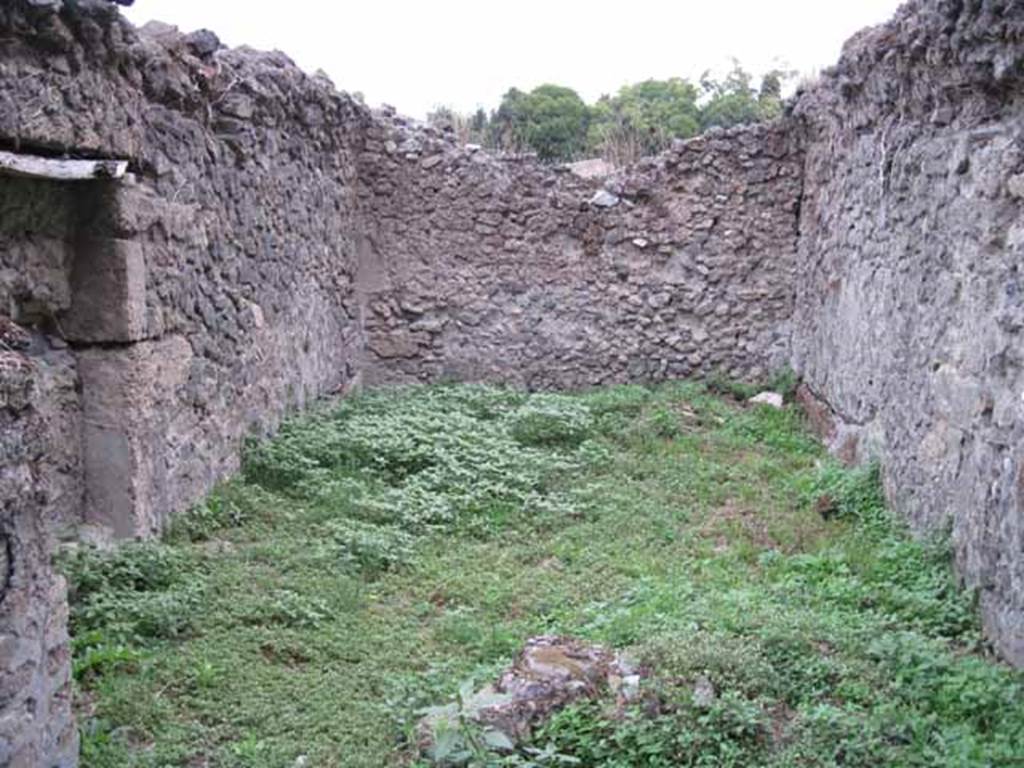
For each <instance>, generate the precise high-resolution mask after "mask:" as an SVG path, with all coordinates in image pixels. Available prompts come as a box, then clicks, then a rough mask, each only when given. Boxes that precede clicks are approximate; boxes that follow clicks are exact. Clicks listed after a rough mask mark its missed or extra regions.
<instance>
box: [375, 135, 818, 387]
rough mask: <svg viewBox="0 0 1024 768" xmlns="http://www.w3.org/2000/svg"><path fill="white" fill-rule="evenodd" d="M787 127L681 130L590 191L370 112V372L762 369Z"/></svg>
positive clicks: (789, 256)
mask: <svg viewBox="0 0 1024 768" xmlns="http://www.w3.org/2000/svg"><path fill="white" fill-rule="evenodd" d="M794 139H795V137H794V136H793V135H792V134H789V133H788V132H787V131H786V129H785V127H784V126H782V125H773V126H760V127H755V128H750V129H743V130H736V131H730V132H719V133H714V134H711V135H708V136H706V137H702V138H699V139H695V140H692V141H688V142H681V143H679V144H678V145H677V146H676V147H675V148H673V150H671V151H669V152H666V153H664V154H662V155H661V156H659V157H657V158H652V159H651V160H649V161H645V162H644V163H643V164H641V165H640V166H638V167H636V168H634V169H632V170H631V171H630V172H629V173H627V174H625V175H623V176H621V177H618V178H613V179H610V180H609V181H608V182H606V184H605V186H606V187H607V189H606V190H604V191H601V192H600V193H598V190H599V189H600V187H599V185H598V184H597V183H596V182H588V181H584V180H583V179H580V178H578V177H576V176H574V175H573V174H570V173H566V172H564V170H561V171H555V170H551V169H549V168H545V167H543V166H540V165H538V164H536V163H535V162H531V161H522V160H520V161H516V160H502V159H499V158H494V157H492V156H489V155H487V154H485V153H482V152H475V151H472V149H469V150H467V149H463V148H456V147H454V146H452V145H451V144H450V143H448V142H446V141H444V140H443V137H441V136H440V135H438V134H437V133H435V132H432V131H429V130H415V129H413V128H411V127H409V126H407V125H404V124H403V123H402V121H400V120H391V121H381V122H380V123H378V124H377V125H375V126H374V127H372V128H371V129H370V132H369V133H368V139H367V142H366V146H365V150H364V152H363V154H362V155H361V158H360V160H361V162H360V178H361V180H362V182H363V186H362V194H363V208H364V210H367V211H371V212H372V213H371V215H369V216H368V220H367V227H366V238H365V241H364V243H363V247H362V256H361V264H362V268H363V270H364V273H365V275H366V276H367V279H366V280H365V281H364V287H365V290H366V330H367V376H368V377H371V378H372V379H373V380H375V381H405V380H436V379H438V378H442V377H454V378H460V379H477V380H479V379H484V380H497V381H504V382H513V383H516V384H519V385H524V386H528V387H531V388H543V387H580V386H589V385H594V384H600V383H608V382H622V381H638V380H646V381H649V380H659V379H666V378H672V377H680V376H687V375H707V374H712V373H722V374H726V375H729V376H733V377H735V378H742V379H757V378H759V377H763V376H764V375H766V374H767V373H769V372H770V371H771V370H774V369H777V368H779V367H780V366H781V365H783V364H784V362H785V360H786V357H787V355H788V339H789V326H788V321H789V316H790V313H791V310H792V289H793V282H794V278H795V276H796V272H797V269H796V259H795V254H796V235H797V226H796V225H797V211H798V209H799V199H800V192H801V168H802V154H801V151H800V149H799V146H798V145H797V142H796V141H795V140H794ZM609 190H610V191H609ZM595 193H597V195H598V196H597V197H595Z"/></svg>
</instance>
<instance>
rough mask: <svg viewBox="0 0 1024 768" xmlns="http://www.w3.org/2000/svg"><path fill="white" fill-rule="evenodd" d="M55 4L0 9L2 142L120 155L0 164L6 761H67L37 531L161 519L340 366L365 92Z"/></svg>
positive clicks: (1, 736)
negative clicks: (61, 178)
mask: <svg viewBox="0 0 1024 768" xmlns="http://www.w3.org/2000/svg"><path fill="white" fill-rule="evenodd" d="M58 6H60V3H49V4H45V3H33V4H29V3H25V2H20V0H19V1H17V2H8V3H3V4H2V5H0V83H2V87H0V147H3V148H5V149H10V150H14V151H21V152H28V153H35V154H46V153H64V152H70V153H71V154H72V155H79V156H80V155H83V154H84V155H86V156H104V157H123V158H126V159H128V160H130V161H131V170H132V174H131V177H130V178H128V179H127V180H125V181H124V182H119V183H113V182H109V183H107V182H81V183H78V182H76V183H74V184H63V185H57V184H53V183H49V182H43V181H37V180H25V179H10V178H0V318H2V319H0V324H2V327H0V335H2V334H3V333H4V329H8V331H7V332H9V333H10V334H11V335H12V337H14V338H16V339H18V340H19V341H18V347H17V350H16V351H12V350H13V348H10V346H9V345H8V346H0V353H2V354H7V353H8V352H10V354H11V355H17V360H18V361H19V363H18V366H17V367H16V368H14V369H12V370H13V371H14V373H12V374H11V377H14V378H10V377H8V375H7V372H6V371H7V368H5V367H3V366H0V373H2V376H0V390H2V392H3V394H4V396H5V397H6V398H7V399H5V400H4V401H3V402H0V421H2V424H0V427H2V429H0V432H2V435H0V437H2V442H0V445H2V448H3V452H2V457H0V512H2V515H0V544H2V543H4V542H7V545H8V549H7V553H8V554H7V555H5V556H4V560H3V563H0V566H3V567H2V568H0V572H6V573H8V574H9V578H8V579H7V580H6V581H5V582H4V589H3V591H2V592H0V764H2V765H12V766H19V768H36V767H37V766H45V767H46V768H49V767H50V766H65V765H72V764H74V762H75V756H74V753H75V749H74V746H75V745H74V729H73V726H72V724H71V720H70V709H69V693H68V692H69V689H68V687H67V681H68V675H69V660H68V654H67V647H66V604H65V598H64V593H63V583H62V581H61V580H60V579H59V578H58V577H57V576H55V575H54V573H53V570H52V568H51V566H50V562H49V559H50V555H51V554H52V549H53V539H54V534H55V533H58V532H60V531H61V530H62V529H64V528H65V527H67V526H74V525H80V524H82V523H86V524H89V525H91V526H94V527H98V528H101V529H102V530H103V531H104V532H106V533H108V534H110V533H112V534H114V535H118V536H145V535H150V534H152V533H154V532H156V531H157V530H159V528H160V527H161V525H162V524H163V522H164V521H165V519H166V517H167V515H169V514H170V513H171V512H175V511H179V510H182V509H184V508H186V507H187V506H188V505H189V504H191V503H192V502H194V501H196V500H198V499H199V498H201V496H202V495H203V494H205V493H206V492H207V491H208V490H209V489H210V487H211V486H212V484H213V483H214V482H215V481H216V480H218V479H219V478H222V477H224V476H225V475H227V474H228V473H230V472H231V471H233V470H234V469H235V468H236V467H237V463H238V455H239V448H240V443H241V441H242V439H243V438H244V437H245V436H246V435H248V434H253V433H256V434H263V433H266V432H267V431H269V430H271V429H273V428H274V427H275V426H276V424H277V423H278V421H279V420H280V419H281V418H282V417H283V416H284V415H285V414H286V413H287V412H288V411H290V410H292V409H295V408H299V407H301V406H303V405H304V404H306V403H308V402H309V401H310V400H312V399H313V398H316V397H319V396H321V395H323V394H325V393H328V392H332V391H335V390H338V389H340V388H343V387H346V386H348V385H350V384H351V383H352V382H353V381H354V379H355V375H356V368H355V363H356V362H357V360H358V357H359V353H360V349H361V347H362V341H361V335H360V331H359V326H358V301H357V299H356V298H355V293H354V290H353V281H354V278H355V244H356V236H355V235H356V229H357V228H356V226H355V223H354V221H355V213H356V203H357V201H356V195H355V178H354V170H355V166H354V155H353V149H352V145H353V143H355V142H356V141H357V129H358V126H359V125H360V123H361V121H362V120H363V119H364V118H365V112H364V110H362V108H361V107H358V105H355V104H353V102H351V100H349V99H348V98H347V97H345V96H343V95H339V94H338V93H336V92H335V90H334V89H333V87H332V86H331V85H330V84H329V83H327V82H326V81H323V80H320V79H317V78H311V77H308V76H306V75H304V74H303V73H301V72H300V71H299V70H298V69H297V68H296V67H294V65H292V64H291V63H290V62H289V61H288V60H287V59H286V58H285V57H284V56H281V55H279V54H270V55H265V54H257V53H255V52H251V51H244V50H242V51H232V52H229V51H225V50H221V49H219V47H218V45H217V43H216V40H215V38H212V36H210V35H203V34H201V35H194V36H191V37H189V38H187V39H186V38H183V37H182V36H181V35H179V34H177V33H176V32H174V31H173V30H169V29H167V28H162V27H154V28H150V29H149V30H148V31H147V32H145V33H140V32H138V31H136V30H134V29H132V28H131V27H130V25H128V24H127V23H126V22H124V21H123V20H121V19H120V18H119V17H117V15H116V13H115V12H114V11H113V9H112V7H110V6H108V5H107V4H106V3H103V2H79V3H76V4H75V7H73V8H72V7H70V6H68V7H63V8H59V7H58ZM8 317H11V318H13V319H14V320H15V321H17V322H18V323H20V324H21V325H22V326H24V327H27V328H28V329H29V331H30V333H28V334H24V333H23V332H20V331H18V330H17V329H15V328H14V327H13V326H10V325H9V324H8V322H7V320H6V318H8ZM22 342H24V344H22ZM25 345H27V346H25ZM22 346H25V348H24V349H22V348H21V347H22ZM5 361H6V358H4V360H3V361H0V363H4V365H6V362H5ZM22 363H24V365H22ZM26 371H28V372H29V373H26ZM19 377H20V378H19ZM9 378H10V381H9V380H8V379H9ZM23 380H24V381H30V383H29V384H26V383H24V382H23ZM12 393H13V394H12ZM19 393H21V394H19ZM25 393H27V394H25ZM15 395H17V397H15ZM18 398H20V399H18ZM0 551H3V550H2V548H0Z"/></svg>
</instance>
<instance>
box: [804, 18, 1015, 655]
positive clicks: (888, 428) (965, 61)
mask: <svg viewBox="0 0 1024 768" xmlns="http://www.w3.org/2000/svg"><path fill="white" fill-rule="evenodd" d="M1022 62H1024V6H1021V4H1020V3H1007V2H993V1H991V0H986V1H985V2H973V3H960V2H945V1H943V2H920V1H918V2H911V3H908V4H907V5H906V6H904V7H903V8H902V9H901V11H900V12H899V14H898V15H897V17H896V18H895V19H894V20H893V21H892V22H890V23H888V24H885V25H882V26H880V27H877V28H875V29H871V30H866V31H865V32H863V33H861V34H860V35H858V36H857V37H855V38H853V39H852V40H851V41H850V42H849V43H848V44H847V46H846V48H845V51H844V54H843V57H842V60H841V61H840V63H839V64H838V65H837V66H836V67H835V68H833V69H832V70H831V71H828V72H826V73H825V75H824V78H823V80H822V82H821V83H820V84H819V85H818V86H817V87H815V88H813V89H812V90H811V91H809V92H808V93H805V94H803V95H801V96H800V98H799V100H798V102H797V105H796V112H797V115H798V116H799V117H800V118H801V120H802V122H803V124H804V126H805V129H806V131H807V141H806V146H807V168H806V178H805V194H804V204H803V208H802V213H801V239H800V261H801V264H802V277H801V280H800V281H799V282H798V289H797V311H796V315H795V320H794V334H793V345H794V364H795V368H796V370H797V371H799V372H800V373H801V374H802V375H803V377H804V379H805V382H806V392H805V396H804V398H803V399H804V400H805V401H808V402H811V403H812V407H813V408H814V411H815V413H816V419H817V420H818V421H819V423H821V424H822V430H823V434H825V435H826V436H827V437H828V438H829V440H830V442H831V444H832V446H833V447H834V449H836V450H837V451H838V452H839V453H840V454H841V455H842V456H843V457H844V458H845V459H847V460H864V459H867V458H871V457H876V458H879V459H880V460H881V464H882V468H883V472H884V478H885V484H886V489H887V491H888V495H889V498H890V500H891V501H892V503H893V504H894V506H895V508H896V509H897V510H898V511H899V512H901V513H902V514H903V515H904V516H905V517H906V518H907V519H908V520H909V521H910V522H911V523H912V525H913V526H914V527H915V528H916V529H918V530H921V531H925V530H939V529H944V528H946V527H947V526H952V529H953V538H954V542H955V545H956V555H957V563H958V566H959V571H960V573H961V574H963V577H964V580H965V581H966V583H967V584H968V585H969V586H970V587H973V588H977V589H979V590H980V597H981V606H982V612H983V616H984V620H985V624H986V627H987V629H988V632H989V635H990V636H991V637H992V638H993V639H994V640H995V643H996V645H997V647H998V648H999V650H1000V651H1001V652H1002V653H1003V654H1004V655H1005V656H1006V657H1007V658H1009V659H1011V660H1013V661H1015V662H1017V663H1018V664H1024V402H1022V399H1021V398H1022V394H1024V367H1022V366H1024V334H1022V331H1024V273H1022V272H1021V266H1022V265H1024V225H1022V221H1024V219H1022V213H1024V202H1022V201H1021V199H1020V198H1019V196H1018V195H1017V189H1018V182H1017V178H1018V175H1019V174H1020V173H1021V171H1022V169H1024V99H1022V96H1024V88H1022V86H1024V68H1022V66H1021V65H1022Z"/></svg>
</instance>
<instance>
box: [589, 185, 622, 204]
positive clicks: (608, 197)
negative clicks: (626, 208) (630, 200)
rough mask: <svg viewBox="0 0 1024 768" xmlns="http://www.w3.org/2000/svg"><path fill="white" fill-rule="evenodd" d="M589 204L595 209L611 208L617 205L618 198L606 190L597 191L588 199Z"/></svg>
mask: <svg viewBox="0 0 1024 768" xmlns="http://www.w3.org/2000/svg"><path fill="white" fill-rule="evenodd" d="M590 204H591V205H593V206H596V207H597V208H612V207H614V206H616V205H618V204H619V198H618V196H617V195H613V194H612V193H611V192H609V191H608V190H607V189H599V190H598V191H597V192H595V193H594V196H593V197H592V198H590Z"/></svg>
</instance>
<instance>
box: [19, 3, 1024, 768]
mask: <svg viewBox="0 0 1024 768" xmlns="http://www.w3.org/2000/svg"><path fill="white" fill-rule="evenodd" d="M1022 41H1024V8H1022V7H1021V6H1020V5H1019V4H1018V3H1014V2H1007V1H1006V0H970V1H968V2H960V1H958V0H929V1H925V0H916V1H915V2H912V3H910V4H908V5H907V6H906V7H905V8H904V9H903V10H902V11H901V12H900V14H899V15H898V17H897V19H896V20H895V21H894V22H892V23H891V24H889V25H885V26H883V27H879V28H877V29H875V30H870V31H867V32H865V33H862V34H861V35H860V36H858V37H857V38H855V39H854V40H853V41H851V43H850V44H849V45H848V46H847V49H846V52H845V54H844V57H843V60H842V61H841V63H840V64H839V65H838V66H837V67H836V68H835V69H834V70H832V71H830V72H828V73H826V75H825V77H824V79H823V81H822V83H821V84H820V85H819V86H817V87H815V88H814V89H812V90H810V91H808V92H807V93H805V94H803V95H802V96H801V97H800V98H799V99H798V101H797V103H796V106H795V114H794V115H792V116H790V117H789V118H787V119H786V120H784V121H782V122H781V123H779V124H774V125H766V126H758V127H753V128H749V129H741V130H735V131H729V132H718V133H712V134H709V135H707V136H705V137H702V138H699V139H696V140H692V141H689V142H682V143H680V144H678V145H676V146H675V147H673V148H672V150H670V151H668V152H666V153H664V154H662V155H660V156H658V157H656V158H652V159H650V160H647V161H644V162H642V163H641V164H639V165H637V166H635V167H633V168H631V169H629V170H628V171H627V172H624V173H622V174H620V175H618V176H614V177H612V178H609V179H607V180H605V181H604V182H601V181H598V180H584V179H582V178H578V177H576V176H574V175H572V174H571V173H568V172H566V171H565V170H564V169H551V168H546V167H543V166H540V165H539V164H537V163H535V162H533V161H530V160H526V159H518V160H516V159H509V158H505V159H503V158H496V157H493V156H490V155H487V154H486V153H483V152H481V151H474V150H473V149H471V148H465V147H458V146H456V145H455V144H454V142H453V140H452V139H451V138H450V137H447V136H445V135H442V134H440V133H437V132H435V131H432V130H430V129H424V128H420V127H416V126H414V125H411V124H409V123H408V122H406V121H403V120H402V119H400V118H397V117H395V116H394V115H392V114H386V113H385V114H378V115H374V114H371V113H370V112H368V111H367V110H366V109H365V108H364V107H362V106H361V105H359V104H357V103H355V102H353V101H352V100H351V99H349V98H348V97H347V96H345V95H343V94H339V93H337V92H336V91H335V90H334V89H333V87H332V86H331V85H330V83H328V82H327V81H326V80H324V79H322V78H319V77H309V76H307V75H304V74H303V73H301V72H300V71H299V70H298V69H297V68H296V67H295V66H294V65H293V64H291V62H289V61H288V60H287V59H286V58H285V57H284V56H282V55H280V54H258V53H256V52H253V51H247V50H244V49H243V50H238V51H227V50H224V49H222V48H220V47H219V45H218V43H217V41H216V39H215V38H214V37H213V36H212V35H210V34H209V33H195V34H192V35H188V36H182V35H180V34H178V33H177V32H176V31H175V30H173V29H170V28H167V27H163V26H160V25H151V26H150V27H148V28H147V29H145V30H142V31H137V30H134V29H133V28H132V27H130V26H129V25H128V24H127V23H125V22H124V21H122V20H121V19H120V18H119V17H118V16H117V15H116V13H115V12H114V11H113V10H112V9H111V7H109V6H108V5H107V4H106V3H105V2H103V1H102V0H79V2H77V3H75V4H74V7H62V4H61V3H60V2H59V0H50V2H38V0H36V1H35V2H31V3H29V2H24V1H23V0H14V1H13V2H7V3H4V4H2V5H0V84H2V87H0V147H3V148H4V149H13V150H18V151H23V152H35V153H43V154H45V153H63V152H70V153H72V154H76V155H82V154H84V155H89V156H106V157H111V156H112V157H123V158H126V159H128V160H130V161H131V170H132V173H131V174H130V176H129V177H128V178H127V179H125V180H124V181H123V182H117V183H115V182H87V183H81V184H79V183H74V184H72V183H64V184H55V183H50V182H43V181H38V180H25V179H11V178H6V177H4V178H0V579H2V589H0V764H4V765H7V764H10V765H13V766H36V765H46V766H50V765H54V766H65V765H72V764H73V763H74V761H75V758H74V751H75V739H74V730H73V727H72V726H71V720H70V714H69V701H68V668H69V667H68V658H67V656H68V654H67V638H66V630H65V627H64V624H65V612H66V608H65V602H64V595H63V584H62V582H61V580H60V579H59V578H58V577H57V576H55V575H54V573H53V571H52V568H51V567H50V564H49V553H50V552H51V551H52V547H53V538H54V536H55V535H56V534H58V533H60V532H61V531H62V530H64V529H67V528H68V527H75V526H80V525H83V524H86V525H90V526H94V527H97V528H99V529H101V530H102V531H105V532H107V533H110V534H114V535H117V536H122V537H130V536H146V535H151V534H153V533H155V532H157V531H158V530H159V529H160V528H161V527H162V525H163V524H164V522H165V520H166V518H167V516H168V515H169V514H171V513H172V512H175V511H179V510H182V509H184V508H186V507H187V506H188V505H189V504H190V503H192V502H193V501H195V500H197V499H199V498H200V497H201V496H202V495H203V494H204V493H206V492H207V491H208V490H209V489H210V488H211V486H212V485H213V484H214V483H215V482H216V481H217V480H218V479H219V478H221V477H224V476H225V475H226V474H228V473H230V472H231V471H232V470H234V469H235V468H236V467H237V462H238V455H239V447H240V444H241V441H242V439H243V438H244V437H245V436H246V435H248V434H252V433H257V434H262V433H266V432H269V431H271V430H273V428H274V427H275V426H276V425H277V423H278V422H279V420H280V419H281V418H282V417H283V415H284V414H286V413H287V412H288V411H289V410H291V409H294V408H298V407H301V406H303V405H305V404H306V403H308V402H309V401H310V400H312V399H314V398H316V397H319V396H321V395H324V394H326V393H331V392H335V391H338V390H339V389H344V388H347V387H349V386H352V385H354V384H357V383H358V382H359V380H360V378H365V380H366V381H368V382H371V383H376V382H405V381H433V380H439V379H442V378H447V377H452V378H461V379H476V380H481V379H482V380H492V381H504V382H509V383H513V384H517V385H520V386H527V387H531V388H543V387H580V386H588V385H593V384H599V383H607V382H618V381H637V380H658V379H666V378H673V377H681V376H687V375H709V374H716V373H722V374H725V375H728V376H732V377H736V378H746V379H757V378H759V377H762V376H764V375H766V374H768V373H770V372H771V371H773V370H775V369H777V368H779V367H780V366H781V365H783V364H784V363H786V362H787V361H791V362H792V363H793V365H794V367H795V368H796V370H797V371H798V372H799V373H801V374H802V375H803V376H804V378H805V380H806V387H805V389H804V398H805V400H806V402H807V403H808V404H809V406H810V407H811V408H812V410H813V412H814V413H815V414H816V416H817V417H818V421H819V422H820V423H821V424H822V425H823V428H824V429H825V431H826V433H827V437H828V439H829V441H830V442H831V443H832V445H833V447H834V448H835V449H836V450H838V451H839V452H840V453H841V454H842V455H844V456H845V457H847V458H849V459H851V460H857V459H866V458H869V457H871V456H879V457H880V458H881V459H882V461H883V467H884V470H885V479H886V484H887V489H888V491H889V494H890V497H891V498H892V500H893V503H894V504H895V506H896V508H897V509H898V510H900V511H901V512H902V513H904V514H905V515H906V516H907V517H908V519H910V520H911V522H912V523H913V524H914V525H915V527H917V528H919V529H922V530H924V529H934V528H938V527H942V526H943V525H945V524H947V523H952V525H953V532H954V539H955V542H956V546H957V559H958V564H959V567H960V569H961V572H962V573H963V574H964V576H965V579H966V581H967V583H968V584H969V585H971V586H974V587H977V588H979V590H980V593H981V596H982V607H983V611H984V616H985V621H986V625H987V627H988V630H989V632H990V635H991V636H992V637H993V638H994V640H995V642H996V644H997V645H998V646H999V648H1000V650H1001V651H1002V652H1003V653H1004V654H1005V655H1006V656H1007V657H1008V658H1010V659H1011V660H1014V661H1016V662H1018V663H1021V664H1024V556H1022V552H1024V447H1022V446H1024V440H1022V438H1024V434H1022V433H1024V427H1022V424H1024V419H1022V415H1024V414H1022V410H1024V400H1022V393H1024V372H1022V363H1024V360H1022V358H1024V344H1022V343H1021V342H1022V338H1021V333H1022V329H1024V277H1022V275H1021V274H1020V266H1021V264H1022V263H1024V259H1022V256H1024V253H1022V249H1024V224H1022V223H1021V222H1022V221H1024V218H1022V215H1021V214H1022V206H1024V128H1022V127H1021V126H1022V125H1024V121H1022V117H1024V114H1022V113H1024V89H1022V85H1024V42H1022ZM7 318H11V319H13V321H15V322H16V323H18V324H20V326H23V327H25V328H27V329H29V330H28V331H24V330H19V328H18V327H17V326H15V325H12V324H11V322H10V321H9V320H8V319H7ZM5 574H6V575H5Z"/></svg>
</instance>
